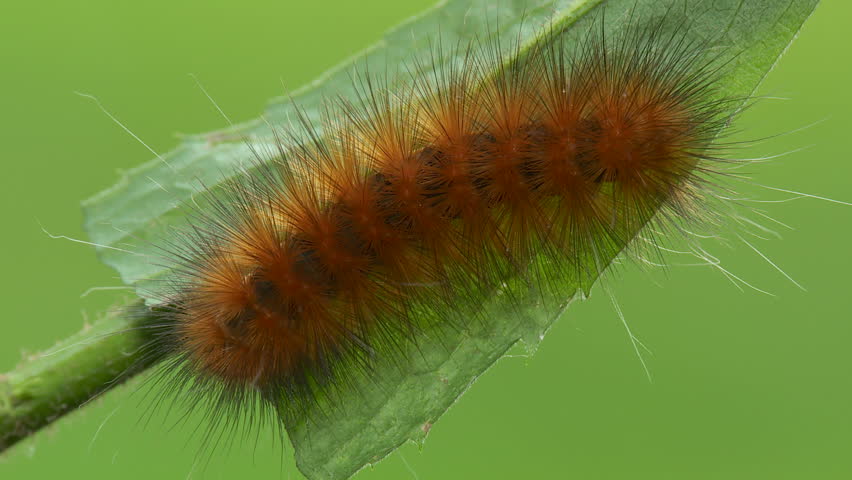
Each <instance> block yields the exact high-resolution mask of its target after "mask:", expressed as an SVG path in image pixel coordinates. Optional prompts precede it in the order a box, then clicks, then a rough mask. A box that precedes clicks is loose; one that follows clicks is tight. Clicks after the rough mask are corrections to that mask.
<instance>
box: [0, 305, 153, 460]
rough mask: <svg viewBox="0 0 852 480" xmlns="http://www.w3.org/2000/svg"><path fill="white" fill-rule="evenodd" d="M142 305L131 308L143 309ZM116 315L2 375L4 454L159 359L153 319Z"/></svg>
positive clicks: (0, 445) (0, 411) (124, 311)
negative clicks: (152, 348) (153, 347)
mask: <svg viewBox="0 0 852 480" xmlns="http://www.w3.org/2000/svg"><path fill="white" fill-rule="evenodd" d="M140 304H141V303H139V302H137V303H136V304H134V305H132V306H131V308H132V307H138V306H139V305H140ZM127 310H129V309H121V311H119V312H115V313H111V314H109V315H107V316H106V317H104V318H103V319H101V320H99V321H98V322H96V323H95V324H94V325H91V326H86V327H85V328H83V330H82V331H80V332H78V333H76V334H74V335H72V336H71V337H69V338H67V339H65V340H63V341H61V342H59V343H57V345H55V346H54V347H53V348H51V349H50V350H48V351H46V352H43V353H39V354H35V355H29V356H28V357H27V358H26V359H25V360H24V361H23V362H22V363H21V364H19V365H18V366H17V367H15V369H13V370H12V371H10V372H8V373H6V374H3V375H0V452H2V451H4V450H6V449H7V448H9V447H11V446H12V445H14V444H16V443H17V442H19V441H21V440H23V439H24V438H26V437H27V436H29V435H31V434H33V433H35V432H36V431H38V430H39V429H41V428H42V427H45V426H47V425H49V424H50V423H52V422H54V421H55V420H57V419H58V418H60V417H62V416H63V415H65V414H66V413H69V412H71V411H74V410H75V409H77V408H78V407H80V406H82V405H84V404H85V403H87V402H88V401H89V400H91V399H92V398H94V397H96V396H97V395H99V394H101V393H103V392H105V391H107V390H110V389H112V388H114V387H116V386H117V385H120V384H122V383H123V382H124V381H126V380H128V379H129V378H131V377H132V376H134V375H136V374H137V373H139V372H141V371H143V370H145V369H146V368H148V367H150V366H151V365H152V364H154V363H156V362H157V360H159V358H158V356H157V355H150V354H148V355H146V354H145V353H150V352H146V349H145V348H143V347H144V346H145V345H146V344H147V343H148V342H149V341H151V340H152V338H153V335H152V333H151V329H145V328H140V327H144V326H145V325H146V324H149V323H150V322H151V319H150V318H148V317H139V316H136V315H127Z"/></svg>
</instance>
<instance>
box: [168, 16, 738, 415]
mask: <svg viewBox="0 0 852 480" xmlns="http://www.w3.org/2000/svg"><path fill="white" fill-rule="evenodd" d="M665 22H669V23H670V22H671V19H670V18H667V17H663V18H661V19H654V20H652V21H648V22H646V23H644V24H643V25H644V26H642V27H631V28H628V29H626V30H625V31H623V32H621V33H620V34H618V35H616V36H613V37H610V38H609V39H608V40H605V37H604V34H603V32H602V31H601V30H598V29H593V30H592V31H591V32H590V33H589V34H588V35H586V36H585V37H584V38H583V39H582V40H581V41H580V43H579V46H578V47H577V48H575V49H574V50H573V51H569V49H567V48H566V45H565V43H564V42H563V41H561V40H560V37H559V32H555V33H552V35H553V36H554V37H553V39H552V40H551V41H547V42H542V43H541V44H540V45H544V46H539V47H536V48H532V49H530V50H528V51H524V52H522V51H521V46H520V45H515V46H513V47H512V48H513V49H514V53H515V54H516V55H514V58H515V60H513V61H511V62H509V61H507V60H506V58H507V57H504V55H503V54H501V53H500V52H501V50H500V49H499V48H496V47H494V46H492V45H487V44H486V45H477V44H471V45H469V46H464V47H463V52H464V54H463V55H461V58H463V59H464V61H463V64H462V65H448V66H443V67H439V68H434V69H432V70H428V69H427V71H425V73H426V75H419V76H413V78H416V80H414V81H413V82H412V83H411V84H410V86H408V87H406V88H404V89H402V90H399V89H396V90H391V89H389V88H385V87H383V86H381V85H377V84H376V83H375V81H374V80H372V79H371V78H370V77H361V78H359V79H357V81H356V84H357V90H358V98H357V100H356V101H345V100H340V101H336V102H331V103H330V104H329V105H328V107H327V108H326V110H325V114H324V119H323V121H322V124H321V127H320V128H318V129H317V128H316V127H314V126H312V125H311V124H310V123H309V122H308V121H307V120H305V119H304V118H302V119H300V127H299V128H291V129H283V130H279V131H278V135H279V141H278V145H279V148H280V150H279V151H277V152H272V155H265V154H264V153H270V152H258V155H257V156H258V158H259V159H260V158H263V159H264V160H262V161H258V162H256V163H255V164H254V165H252V168H251V169H250V170H247V171H246V172H245V173H244V174H243V175H240V176H238V177H237V178H235V179H234V180H231V181H228V182H226V184H225V185H224V186H223V188H222V190H221V192H220V193H219V194H218V195H216V196H215V198H214V199H213V200H212V201H211V202H210V203H209V204H208V205H206V206H205V207H203V208H199V209H197V210H196V211H195V213H194V215H193V221H192V227H191V228H190V229H187V231H186V232H185V235H183V239H182V241H179V242H177V243H176V244H170V245H172V246H171V247H166V249H167V250H168V251H169V253H170V255H171V256H172V257H173V258H176V259H177V263H178V266H177V267H176V269H175V272H176V273H175V274H174V275H173V276H172V277H171V280H172V281H171V283H170V285H171V288H170V289H168V290H166V292H165V293H164V294H162V296H161V304H160V306H158V307H156V308H155V310H154V311H155V312H156V316H157V320H158V323H157V325H156V328H157V329H158V331H159V336H160V340H159V341H158V342H157V344H156V348H157V349H159V351H160V352H161V353H164V354H165V355H166V356H167V357H168V358H169V359H170V361H168V362H167V363H166V364H167V365H169V367H170V368H171V367H177V368H178V369H180V371H182V372H184V373H185V374H183V375H178V376H177V377H175V378H176V379H177V380H176V381H177V382H178V385H179V386H185V385H188V384H189V385H195V386H196V388H195V389H194V392H195V394H197V393H198V392H204V393H206V394H208V395H211V396H212V398H213V399H214V403H215V404H222V402H227V401H236V402H237V403H242V402H245V403H249V404H252V405H254V404H255V402H256V401H258V400H259V402H260V405H262V408H264V409H268V411H271V412H274V413H275V414H277V415H279V416H281V417H288V416H292V415H294V414H301V413H302V412H303V411H304V410H305V409H306V408H305V407H306V406H309V405H311V404H312V403H314V402H315V401H316V400H317V398H318V397H324V396H328V395H329V393H330V392H336V391H339V390H340V388H341V387H343V386H345V385H346V384H347V383H348V382H350V380H351V379H352V378H355V376H357V375H361V376H363V375H366V376H367V377H369V375H370V371H371V369H372V366H373V365H374V364H375V362H377V361H391V362H404V361H405V360H406V359H405V355H406V352H410V351H411V350H410V349H407V348H406V345H409V344H414V345H416V344H417V341H418V338H419V337H420V336H421V335H423V334H424V333H423V332H424V331H427V330H428V331H438V332H440V331H441V330H442V329H444V328H447V329H454V328H464V326H465V324H466V322H469V321H472V320H471V319H473V321H476V320H479V321H488V319H484V318H481V316H480V314H479V306H480V305H482V303H483V302H484V301H486V300H487V299H488V298H489V297H490V296H492V295H494V294H495V292H497V291H499V292H500V294H501V295H503V296H505V297H507V298H509V299H513V298H517V299H521V298H523V297H524V296H525V295H527V289H528V287H529V286H530V285H535V286H536V288H538V289H539V290H541V291H547V290H548V289H551V290H554V291H555V292H556V293H557V294H558V290H559V288H560V287H559V286H560V285H563V284H564V281H565V280H566V279H568V280H570V281H571V282H574V283H577V284H580V283H584V282H587V281H588V280H590V279H594V278H595V277H596V276H597V275H598V274H599V273H600V272H601V271H602V270H603V269H604V268H606V266H607V264H608V262H609V259H611V258H612V257H614V256H615V255H616V254H617V253H618V252H619V251H620V250H621V249H623V248H624V247H625V246H627V245H629V244H630V243H631V239H632V238H633V237H634V236H635V235H636V234H637V232H638V231H639V230H640V229H641V228H642V227H643V226H645V225H646V224H648V223H649V222H657V223H659V224H661V225H664V226H670V225H671V224H673V223H676V222H686V223H688V222H691V221H696V220H698V219H699V218H700V217H703V216H707V212H706V211H705V210H702V209H701V208H699V205H700V203H701V201H702V191H703V188H704V186H705V184H706V182H707V181H708V176H709V177H711V178H712V173H713V165H714V162H716V161H722V159H721V158H719V157H720V155H719V152H720V151H721V147H719V146H718V145H719V144H718V143H716V144H715V146H714V139H715V137H716V136H717V135H718V134H719V133H720V131H721V130H722V129H723V127H724V126H725V124H726V123H727V122H728V121H729V120H730V118H731V116H732V115H733V114H734V113H735V106H736V105H739V104H740V103H741V102H742V99H724V98H721V99H720V98H719V95H718V93H717V91H716V87H715V85H716V81H717V78H718V75H719V71H720V70H719V68H720V66H719V62H718V61H717V59H716V58H714V57H713V56H711V55H709V54H708V52H707V51H706V50H705V44H703V43H702V42H697V41H688V40H686V37H685V36H684V35H683V29H685V28H688V25H687V24H686V23H682V24H679V25H675V27H674V28H663V26H665V25H668V26H669V27H670V26H671V25H669V23H665ZM413 70H414V71H417V72H418V73H420V74H422V73H424V72H423V70H424V67H422V66H420V65H416V64H415V65H414V66H413ZM320 131H321V132H322V133H320ZM285 145H286V146H285ZM267 157H271V158H267ZM518 301H520V300H518ZM510 303H511V300H510ZM356 374H357V375H356ZM199 386H200V388H198V387H199ZM202 396H203V395H202ZM197 400H198V399H197V398H196V399H195V401H197Z"/></svg>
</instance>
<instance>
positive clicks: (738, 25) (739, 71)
mask: <svg viewBox="0 0 852 480" xmlns="http://www.w3.org/2000/svg"><path fill="white" fill-rule="evenodd" d="M817 2H818V0H750V1H748V2H746V1H743V0H712V1H710V0H676V1H674V2H671V3H670V2H660V1H659V0H610V1H608V2H605V3H606V17H605V18H606V20H605V23H606V31H607V32H608V33H607V35H610V34H612V33H613V32H617V31H618V28H619V27H620V26H623V25H624V24H625V23H626V22H627V21H628V19H629V18H632V21H640V22H641V21H643V20H642V19H650V18H653V17H655V16H660V15H663V14H666V12H669V13H677V14H678V15H682V16H685V17H687V18H689V20H691V22H690V24H689V25H690V29H689V31H687V32H686V33H685V35H686V36H687V37H689V38H691V39H701V40H707V39H713V40H712V43H711V47H712V48H718V49H724V51H725V52H726V55H730V56H731V58H733V60H732V61H731V62H730V64H729V66H728V68H727V69H726V71H725V72H726V73H725V76H724V78H723V79H722V83H721V87H722V88H721V94H723V95H724V96H726V97H739V98H745V97H747V96H749V95H750V94H751V93H752V92H753V91H754V89H755V88H756V87H757V85H758V84H759V83H760V81H761V80H762V79H763V77H764V76H765V75H766V74H767V73H768V72H769V70H771V68H772V66H773V65H774V63H775V62H776V61H777V59H778V58H779V56H780V55H781V53H782V52H783V51H784V49H785V48H786V46H787V45H788V44H789V43H790V41H792V39H793V37H794V36H795V35H796V33H797V32H798V30H799V28H800V27H801V25H802V23H803V22H804V21H805V20H806V18H807V17H808V16H809V15H810V13H811V12H812V11H813V9H814V7H815V6H816V4H817ZM494 3H495V4H492V2H490V1H488V0H478V1H473V0H449V1H447V2H444V3H442V4H440V5H439V6H437V7H435V8H433V9H432V10H430V11H428V12H426V13H424V14H423V15H421V16H419V17H417V18H414V19H412V20H410V21H408V22H406V23H404V24H402V25H401V26H399V27H398V28H396V29H394V30H393V31H391V32H389V33H388V34H387V35H386V36H385V38H384V40H383V41H381V42H380V43H379V44H377V45H375V46H374V47H372V48H370V49H368V50H367V51H366V52H364V53H363V54H362V55H361V56H359V57H358V58H356V59H353V60H352V61H349V62H346V63H344V64H342V65H340V66H338V67H336V68H334V69H332V70H330V71H329V72H327V73H326V74H324V75H322V76H321V77H320V78H319V79H317V80H316V81H314V82H312V83H311V84H309V85H307V86H306V87H304V88H302V89H300V90H298V91H296V92H295V93H294V94H293V96H292V98H293V100H295V102H296V103H297V104H298V105H299V107H300V108H301V109H302V110H304V112H305V113H306V115H307V117H308V118H309V119H311V120H316V119H318V118H319V112H320V108H321V104H322V99H323V98H324V97H327V96H330V95H341V96H343V97H350V98H351V97H352V95H353V91H352V85H351V80H350V75H349V74H350V73H351V70H352V69H353V68H355V67H356V65H357V68H359V69H363V68H368V69H369V71H371V72H384V71H390V72H398V71H404V65H410V62H411V61H412V59H414V58H417V59H419V61H420V62H421V63H422V64H424V65H431V64H433V63H435V62H452V61H458V60H459V57H456V56H454V54H453V53H452V52H451V51H450V50H451V49H445V52H446V53H447V55H445V56H443V57H440V58H432V57H430V56H429V53H430V52H432V47H431V44H432V42H434V39H435V38H436V37H437V36H438V35H440V38H441V39H442V42H443V43H444V44H445V45H455V44H464V43H465V42H467V41H469V40H470V39H472V38H479V39H485V40H486V41H487V40H488V38H489V37H493V36H495V35H499V36H500V38H511V39H516V38H517V39H519V40H520V41H521V42H522V45H524V46H525V47H529V46H532V45H534V44H536V43H537V42H545V41H548V38H549V37H548V36H547V35H546V34H545V33H546V32H547V31H548V29H553V28H565V29H567V30H568V34H569V35H574V34H578V35H579V34H583V33H585V32H586V31H587V30H588V29H589V28H590V26H591V25H592V22H593V21H594V20H593V19H594V18H597V15H595V13H600V10H601V5H600V4H601V3H602V2H601V0H577V1H567V0H563V1H535V2H532V1H525V0H503V1H500V2H494ZM590 13H591V14H590ZM508 60H511V58H509V59H508ZM294 113H295V110H294V107H293V105H292V104H291V103H290V101H289V100H286V99H275V100H273V101H272V102H271V104H270V105H269V107H268V109H267V111H266V113H265V114H264V120H260V119H258V120H256V121H253V122H248V123H245V124H242V125H237V126H234V127H232V128H228V129H225V130H221V131H217V132H212V133H208V134H203V135H193V136H189V137H187V138H185V139H184V140H183V142H182V143H181V145H180V146H179V147H178V148H177V149H176V150H174V151H172V152H170V153H169V154H167V155H165V156H164V157H163V158H162V159H155V160H152V161H151V162H149V163H146V164H144V165H141V166H139V167H138V168H136V169H134V170H131V171H129V172H127V173H126V174H125V175H124V177H123V178H122V179H121V180H120V181H119V183H118V184H116V185H115V186H114V187H112V188H110V189H109V190H106V191H104V192H102V193H100V194H99V195H97V196H95V197H93V198H91V199H89V200H87V201H86V202H85V203H84V210H85V214H86V224H85V226H86V229H87V231H88V232H89V235H90V237H91V240H92V241H93V242H95V243H97V244H100V245H104V246H106V247H114V248H116V249H110V248H101V249H100V250H99V253H100V255H101V258H102V259H103V261H104V262H106V263H107V264H109V265H111V266H112V267H114V268H115V269H116V270H118V272H119V273H120V274H121V277H122V279H123V280H124V281H125V282H127V283H129V284H134V285H137V286H140V287H143V288H141V289H140V292H144V291H145V289H144V287H145V286H147V285H149V282H150V281H151V280H153V279H155V278H157V277H158V276H160V275H163V274H164V273H165V270H164V267H162V266H161V265H159V263H158V262H156V261H149V260H147V259H146V258H147V257H145V256H141V255H132V254H128V253H126V252H125V251H123V250H126V249H127V247H126V244H127V243H131V244H135V247H134V248H132V250H136V251H139V252H142V253H143V254H147V253H150V252H153V251H154V250H153V249H152V248H151V247H150V245H153V244H156V242H157V240H158V239H161V238H168V235H169V232H171V231H174V229H175V227H177V226H180V225H183V224H184V223H185V221H186V218H185V210H182V209H180V208H178V206H179V205H180V204H181V203H182V202H187V201H189V200H190V196H192V195H194V194H196V193H197V192H198V191H199V190H200V186H199V185H200V184H199V183H198V182H202V183H203V184H204V185H205V186H207V187H212V186H215V185H217V184H218V183H220V182H222V181H223V180H225V179H226V178H229V177H231V176H233V175H234V174H235V172H236V167H238V166H239V165H241V164H243V163H246V162H247V161H248V160H250V159H252V158H253V154H252V152H251V150H250V149H249V148H248V147H247V146H246V145H245V143H244V141H243V140H244V139H246V138H247V139H249V140H250V141H251V142H252V143H253V144H255V145H260V148H263V147H264V146H271V145H272V144H273V142H274V139H273V137H272V135H271V131H270V128H269V126H268V124H272V125H275V124H280V123H283V122H287V121H288V118H294ZM267 122H268V123H267ZM118 249H120V250H118ZM608 260H611V259H608ZM589 287H590V285H585V284H584V285H579V284H569V283H566V284H565V285H564V291H563V293H562V294H561V295H559V296H557V297H545V298H542V292H537V291H532V292H530V296H529V298H530V299H536V301H530V302H528V304H524V305H518V302H517V299H515V300H514V301H513V302H506V301H504V300H503V299H502V297H501V296H500V294H499V292H497V293H496V294H495V297H494V298H493V299H491V300H490V301H489V302H488V304H487V305H485V306H484V307H483V308H484V312H485V318H489V319H490V321H489V322H475V324H473V325H471V326H469V327H467V328H466V329H465V330H463V331H454V332H441V334H440V335H438V334H437V333H436V334H435V335H434V336H430V337H428V338H426V339H424V340H423V341H422V342H421V343H420V344H419V345H418V350H417V352H412V355H411V358H412V361H411V362H410V363H406V364H405V365H404V366H403V367H402V368H398V367H396V366H394V365H380V366H379V367H378V369H379V371H378V372H377V375H376V380H375V382H370V383H367V384H365V385H364V386H363V388H361V389H360V390H359V391H358V392H353V393H351V395H346V396H345V397H344V398H337V400H336V401H337V402H338V403H337V406H338V408H335V409H333V410H330V411H326V412H325V414H323V415H317V416H313V417H311V420H310V421H309V420H307V419H302V420H300V421H295V422H293V423H290V424H287V425H286V427H287V431H288V434H289V437H290V440H291V442H292V444H293V447H294V449H295V456H296V461H297V463H298V466H299V468H300V470H301V471H302V472H303V473H304V474H305V475H306V476H307V477H309V478H312V479H318V478H330V479H337V478H346V477H348V476H350V475H352V474H353V473H354V472H356V471H357V470H359V469H360V468H362V467H363V466H364V465H367V464H370V463H374V462H376V461H378V460H380V459H381V458H382V457H384V456H385V455H387V454H388V453H389V452H391V451H393V449H395V448H396V447H398V446H399V445H401V444H402V443H404V442H406V441H409V440H413V441H420V440H422V439H424V438H425V436H426V434H427V433H428V430H429V428H430V427H431V425H432V423H434V422H435V421H436V420H437V419H438V418H439V417H440V416H441V415H442V414H443V413H444V412H445V411H446V409H447V408H448V407H449V406H450V405H452V403H453V402H455V401H456V399H457V398H458V397H459V396H460V395H461V394H462V393H463V392H464V391H465V389H467V388H468V387H469V386H470V385H471V384H472V383H473V382H474V381H475V380H476V378H477V377H478V376H479V375H481V374H482V373H483V372H484V371H485V370H486V369H488V367H489V366H491V365H492V364H493V363H494V362H495V361H496V360H497V359H499V358H500V357H501V356H502V355H503V354H504V353H505V352H506V351H507V350H508V349H509V348H511V347H512V346H513V345H515V344H516V343H518V342H519V341H520V342H523V343H524V344H525V346H526V347H527V348H529V349H530V350H533V349H534V348H535V347H536V346H537V344H538V342H539V341H540V339H541V338H542V337H543V335H544V333H545V332H546V331H547V329H548V328H549V327H550V326H551V325H552V324H553V322H554V321H555V320H556V319H557V318H558V317H559V315H560V314H561V313H562V312H563V311H564V309H565V307H566V306H567V304H568V303H569V302H570V300H571V299H572V298H574V296H575V294H576V293H577V292H580V291H583V290H585V291H588V288H589Z"/></svg>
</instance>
